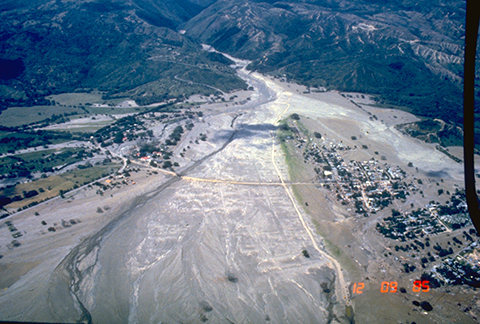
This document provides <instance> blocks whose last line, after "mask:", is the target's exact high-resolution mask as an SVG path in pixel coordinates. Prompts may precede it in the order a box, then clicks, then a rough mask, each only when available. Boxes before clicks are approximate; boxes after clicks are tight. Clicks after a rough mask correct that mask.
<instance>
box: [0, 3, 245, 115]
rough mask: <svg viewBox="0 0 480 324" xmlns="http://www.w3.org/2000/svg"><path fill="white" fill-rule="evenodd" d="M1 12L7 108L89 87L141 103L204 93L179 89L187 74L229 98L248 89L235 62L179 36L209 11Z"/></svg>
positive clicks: (0, 93)
mask: <svg viewBox="0 0 480 324" xmlns="http://www.w3.org/2000/svg"><path fill="white" fill-rule="evenodd" d="M0 10H1V13H0V19H2V22H3V23H2V24H1V26H0V40H1V42H0V53H1V54H0V59H1V61H0V63H1V65H2V66H3V67H2V69H0V72H1V71H4V70H5V73H0V104H1V105H2V106H3V107H4V108H5V107H7V106H12V105H33V104H42V103H45V100H44V99H43V98H44V97H45V96H46V95H49V94H51V93H61V92H72V91H74V90H78V89H84V88H99V89H100V90H103V91H106V92H107V93H108V95H110V96H112V95H126V96H128V97H131V98H132V99H135V100H137V101H139V103H150V102H157V101H161V100H164V99H168V98H175V97H182V96H183V95H185V96H187V97H188V96H189V95H191V94H193V93H194V92H196V91H200V92H201V91H202V89H199V87H198V86H197V87H191V86H189V85H188V84H186V83H185V82H184V83H183V84H181V87H180V86H178V85H179V82H178V81H177V80H176V79H175V78H176V77H178V78H181V79H188V78H187V77H184V78H182V76H184V75H185V74H187V73H188V76H189V77H191V76H198V78H197V79H196V80H192V81H199V82H201V83H208V84H209V85H215V86H216V87H218V88H221V89H223V90H225V91H230V90H233V89H238V88H244V87H245V84H244V83H243V81H241V80H240V79H239V78H238V77H236V76H235V75H234V70H233V69H230V68H228V66H227V65H228V62H226V61H225V60H219V58H218V57H216V56H214V55H212V54H211V53H208V52H205V51H202V50H201V46H200V44H198V43H196V42H195V41H192V40H190V39H189V38H187V37H185V36H184V35H182V34H181V33H179V32H177V31H176V29H177V27H178V25H180V24H181V23H183V22H185V21H186V20H188V19H190V18H191V17H193V16H194V15H196V14H198V13H199V12H200V11H201V10H203V7H202V6H201V5H199V4H196V3H194V2H190V1H188V0H183V1H162V2H159V1H154V0H131V1H121V0H117V1H100V0H98V1H33V2H31V1H24V2H4V3H3V4H1V5H0ZM7 70H8V71H7ZM7 72H8V73H7ZM174 84H175V85H177V87H175V86H173V85H174ZM172 86H173V87H172ZM203 90H205V91H208V88H204V89H203Z"/></svg>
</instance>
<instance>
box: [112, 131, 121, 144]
mask: <svg viewBox="0 0 480 324" xmlns="http://www.w3.org/2000/svg"><path fill="white" fill-rule="evenodd" d="M113 142H114V143H116V144H120V143H122V142H123V133H122V132H117V133H116V134H115V137H114V139H113Z"/></svg>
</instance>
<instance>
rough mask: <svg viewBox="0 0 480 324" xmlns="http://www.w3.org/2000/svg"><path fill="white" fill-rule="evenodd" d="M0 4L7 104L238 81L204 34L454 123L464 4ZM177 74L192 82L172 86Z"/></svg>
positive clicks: (346, 0) (296, 0)
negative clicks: (85, 92)
mask: <svg viewBox="0 0 480 324" xmlns="http://www.w3.org/2000/svg"><path fill="white" fill-rule="evenodd" d="M0 12H1V14H0V17H1V19H2V21H3V22H4V23H3V24H2V25H1V26H0V40H1V42H0V64H1V65H2V66H3V67H1V68H0V98H1V104H2V105H3V107H7V106H11V105H31V104H32V103H38V102H41V101H42V98H43V97H44V96H45V95H48V94H51V93H59V92H69V91H75V90H77V91H78V90H79V89H84V88H98V89H100V90H103V91H105V92H106V93H107V95H109V96H128V97H131V98H133V99H136V100H140V101H141V103H150V102H156V101H158V100H162V99H167V98H173V97H182V96H189V95H190V94H192V93H194V92H201V93H208V92H209V91H211V90H212V89H211V88H209V87H208V86H211V87H216V88H220V89H222V90H223V91H231V90H233V89H238V88H245V87H246V85H245V84H244V83H243V82H242V81H241V80H240V79H238V78H237V77H236V76H235V74H234V70H233V69H231V68H229V66H228V65H229V64H230V62H229V61H228V60H226V59H224V58H223V57H222V56H218V55H214V54H212V53H208V52H205V51H202V50H200V49H201V46H200V44H202V43H205V44H209V45H212V46H213V47H214V48H216V49H217V50H218V51H221V52H225V53H228V54H231V55H232V56H235V57H239V58H243V59H248V60H251V61H252V63H251V64H250V65H249V67H248V68H249V69H251V70H255V71H259V72H262V73H268V74H272V75H275V76H279V77H284V78H287V79H288V80H291V81H295V82H299V83H302V84H305V85H308V86H310V87H325V88H327V89H337V90H342V91H355V92H362V93H369V94H374V95H376V96H377V100H378V102H379V104H384V105H394V106H396V107H400V108H403V109H406V110H409V111H412V112H413V113H415V114H417V115H421V116H426V117H432V118H441V119H444V120H446V121H449V122H452V123H455V124H458V123H460V122H461V121H462V113H461V103H462V99H461V95H462V90H461V85H462V73H463V70H462V69H463V66H462V64H463V63H462V62H463V42H464V25H465V22H464V20H465V3H464V1H458V0H431V1H426V0H415V1H413V0H403V1H393V0H391V1H385V0H382V1H380V0H357V1H350V0H289V1H272V0H269V1H259V0H249V1H240V0H219V1H214V0H181V1H173V0H168V1H158V0H114V1H104V0H91V1H74V0H70V1H69V0H63V1H62V0H55V1H40V0H35V1H26V0H22V1H4V2H3V3H2V4H0ZM6 66H7V68H6ZM178 79H188V80H191V81H193V82H194V83H192V84H196V85H197V86H196V87H193V85H192V84H186V83H185V82H184V83H183V84H182V85H181V87H179V85H178V84H177V87H176V88H179V90H178V91H170V90H169V89H171V88H172V84H176V83H179V81H178ZM199 84H201V85H205V87H203V88H202V89H199V88H198V85H199ZM173 88H174V89H175V87H173Z"/></svg>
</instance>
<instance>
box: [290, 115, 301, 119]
mask: <svg viewBox="0 0 480 324" xmlns="http://www.w3.org/2000/svg"><path fill="white" fill-rule="evenodd" d="M290 118H292V119H293V120H300V116H299V115H298V114H291V115H290Z"/></svg>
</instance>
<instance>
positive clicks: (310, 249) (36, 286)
mask: <svg viewBox="0 0 480 324" xmlns="http://www.w3.org/2000/svg"><path fill="white" fill-rule="evenodd" d="M229 59H231V60H233V61H235V62H236V64H237V67H236V70H237V73H238V75H239V76H240V77H241V78H242V79H243V80H244V81H245V82H246V83H247V84H248V86H249V87H251V88H252V89H253V90H246V91H238V92H235V93H230V94H224V95H215V96H209V97H203V96H202V97H200V96H198V97H193V98H190V99H189V100H186V101H183V102H176V103H172V104H170V105H169V104H165V105H159V106H158V107H157V106H154V107H147V106H144V107H139V109H141V110H140V112H138V111H137V112H135V110H134V111H131V112H130V114H128V116H124V117H122V118H126V119H118V120H114V122H113V123H112V124H111V125H109V126H104V127H102V128H100V129H99V131H96V132H95V133H93V135H91V137H90V135H89V137H88V140H87V141H85V142H84V143H83V144H82V145H85V147H89V148H90V149H92V150H95V152H93V153H94V155H93V157H89V159H97V160H98V161H102V160H103V159H104V158H108V159H109V160H110V162H108V163H113V164H116V168H117V169H116V170H117V172H111V173H109V174H105V175H104V176H103V177H100V178H99V179H98V180H95V181H92V182H88V181H87V182H86V183H85V185H81V184H80V183H79V185H78V187H77V188H72V190H70V191H65V192H62V196H61V197H60V196H57V197H56V198H53V199H50V200H46V201H45V202H42V203H39V204H36V205H33V206H31V207H29V208H26V209H23V210H22V209H20V210H18V211H17V210H16V209H14V208H10V209H9V207H8V205H6V209H7V210H8V211H9V215H8V216H6V217H5V219H2V223H1V227H0V231H1V232H2V238H1V239H0V253H1V255H2V259H1V260H0V261H1V263H0V264H1V268H0V271H1V272H2V274H3V275H4V276H3V277H2V278H3V279H2V281H1V282H0V283H1V287H2V289H3V290H2V291H1V292H0V313H1V314H2V320H16V321H54V322H77V321H80V322H101V323H103V322H117V323H118V322H132V323H145V322H156V323H157V322H165V323H171V322H190V323H200V322H211V323H224V322H232V323H268V322H281V323H300V322H301V323H305V322H320V323H354V322H355V323H372V322H382V323H385V322H392V321H400V322H408V323H412V322H417V323H419V322H421V323H438V322H453V321H454V320H458V321H459V322H462V323H470V322H471V323H474V322H475V319H476V318H477V316H479V312H480V308H479V305H478V304H477V302H476V300H475V299H472V295H473V290H472V289H474V288H471V287H468V285H465V284H464V285H449V284H444V285H442V286H439V287H434V286H433V284H432V286H431V288H430V287H429V291H428V292H425V291H422V289H416V288H415V284H414V283H415V282H416V281H418V280H424V279H425V278H422V273H423V272H427V271H430V270H432V269H434V268H435V267H437V268H440V267H441V266H443V264H444V263H445V264H447V263H448V262H449V261H448V258H450V257H449V255H451V256H452V257H456V258H457V260H460V258H463V259H467V258H469V257H470V256H471V255H474V253H472V251H470V250H469V249H470V247H471V246H472V245H471V242H469V241H468V239H465V237H466V236H465V235H464V236H463V237H462V235H463V234H462V233H461V232H462V231H465V230H466V231H470V230H471V229H472V226H471V224H469V223H468V222H465V223H456V222H455V221H451V224H450V225H449V227H446V230H444V228H445V226H446V225H445V222H442V223H440V224H441V225H440V227H441V228H442V230H439V231H438V233H429V234H427V235H426V237H428V238H429V240H430V242H431V247H427V248H426V249H425V246H424V247H423V248H420V244H419V243H417V241H418V240H421V241H422V242H424V241H425V238H426V237H423V236H422V238H421V239H420V238H419V237H417V238H416V241H413V239H410V238H409V237H408V235H407V231H405V232H404V233H402V232H400V231H398V230H397V231H396V232H395V233H396V234H397V235H399V238H398V239H392V238H390V237H388V236H384V235H383V234H382V233H381V232H380V231H379V230H378V229H377V228H378V224H379V223H382V220H383V219H386V218H388V216H389V215H390V214H392V213H394V211H397V212H400V213H401V214H402V215H405V216H406V218H407V219H410V218H411V217H410V218H409V213H411V212H412V211H415V210H417V209H418V208H424V207H425V206H426V205H429V203H430V202H431V201H432V200H435V203H433V205H435V208H436V210H437V213H438V214H441V210H442V209H441V208H442V206H446V205H447V203H448V200H449V199H452V201H453V198H451V197H450V195H452V194H454V193H455V190H456V189H459V190H461V188H462V177H463V175H462V172H463V169H462V165H461V164H459V163H458V162H456V161H454V160H453V159H451V158H450V157H449V156H448V155H446V154H444V153H442V152H441V151H438V150H437V149H436V147H435V144H427V143H423V142H421V141H419V140H416V139H413V138H411V137H409V136H406V135H405V134H403V133H401V132H400V131H398V130H397V129H396V128H395V123H396V122H401V121H410V120H414V119H415V118H414V117H413V116H412V115H410V114H408V113H405V112H401V111H400V112H399V111H391V112H389V113H388V112H386V111H383V112H379V111H374V110H375V109H374V108H370V107H368V106H362V107H358V105H356V104H355V103H352V101H350V99H348V97H347V96H346V95H343V96H342V94H340V93H338V92H334V91H330V92H322V93H320V92H317V93H315V92H314V93H308V92H307V91H306V90H307V89H306V87H304V86H299V85H297V84H294V83H290V82H282V81H281V80H279V79H276V78H273V77H269V76H265V75H261V74H258V73H251V72H249V71H247V70H245V66H246V64H248V62H247V61H241V60H237V59H234V58H233V57H229ZM222 98H223V99H222ZM93 104H94V103H92V105H93ZM107 107H108V105H107ZM107 107H103V109H109V108H107ZM99 109H100V108H99ZM114 109H121V108H119V107H115V108H114ZM151 109H153V110H151ZM377 109H378V108H377ZM382 114H383V115H382ZM392 114H395V116H397V118H393V115H392ZM373 115H378V116H380V117H381V118H373ZM189 116H191V117H189ZM93 121H95V120H93ZM59 125H61V126H62V125H63V127H65V129H68V127H70V126H68V122H67V123H66V124H59ZM119 133H120V134H121V136H117V134H119ZM87 134H92V133H87ZM117 137H118V140H116V138H117ZM167 141H168V142H167ZM37 149H40V148H37ZM97 150H98V151H97ZM107 151H108V153H107ZM450 151H451V152H452V154H456V153H455V150H454V148H450ZM317 155H318V158H317ZM352 161H353V162H352ZM349 162H350V164H348V163H349ZM81 164H86V162H85V161H84V162H81ZM91 164H92V168H96V167H100V165H95V160H93V163H91ZM108 165H109V164H106V165H105V166H108ZM380 168H384V170H389V171H386V172H387V173H388V174H389V175H387V178H382V176H383V173H384V172H383V171H379V169H380ZM89 169H90V167H89V168H87V169H84V170H89ZM362 170H363V171H362ZM114 171H115V170H114ZM355 172H358V173H355ZM347 173H351V174H350V175H349V176H348V177H349V178H346V175H347ZM79 175H80V174H77V177H78V176H79ZM363 176H365V177H367V178H368V179H363V178H362V177H363ZM395 177H398V178H395ZM419 180H420V181H419ZM367 182H369V183H367ZM397 182H398V183H397ZM420 182H421V183H420ZM32 183H33V182H32ZM350 183H352V185H351V186H350ZM394 183H397V185H394ZM380 185H381V186H384V187H381V190H379V191H376V190H377V189H378V188H373V187H374V186H380ZM349 186H350V187H349ZM355 186H357V188H356V189H355V190H356V191H354V190H353V189H354V187H355ZM395 186H397V188H394V187H395ZM367 187H369V188H367ZM370 187H372V188H370ZM440 189H441V190H442V194H440V193H439V192H440V191H439V190H440ZM376 192H378V193H380V194H383V192H386V194H385V197H383V198H382V199H384V200H382V199H380V198H376V196H375V195H373V194H375V193H376ZM400 192H402V193H400ZM354 195H356V197H355V196H354ZM406 196H408V199H406V198H405V197H406ZM459 197H460V198H459V199H460V200H459V201H460V202H461V199H462V198H461V196H459ZM29 199H35V197H33V198H29ZM382 201H386V202H385V204H386V206H384V207H383V208H382V207H381V206H383V205H382V204H383V203H382ZM17 203H18V202H17ZM377 203H378V205H377ZM430 205H432V204H430ZM430 207H431V206H430ZM428 212H431V211H430V210H428ZM440 216H442V215H440ZM456 217H457V218H460V219H463V220H464V219H465V215H464V214H461V213H459V214H458V215H457V216H456ZM7 222H8V223H7ZM43 223H45V224H43ZM382 224H383V223H382ZM454 224H460V225H458V226H459V228H458V229H457V228H456V227H454V226H453V225H454ZM385 226H386V225H385ZM409 226H411V225H409ZM420 227H421V226H420ZM469 233H470V234H471V235H472V236H473V237H475V235H474V234H473V233H471V232H469ZM13 235H15V236H13ZM423 235H425V234H423ZM467 235H468V234H467ZM10 236H13V237H12V238H13V240H12V238H10ZM452 237H455V238H456V239H457V240H459V241H460V240H461V241H462V242H461V244H458V243H456V242H455V240H453V241H454V242H455V243H454V244H450V243H448V244H447V243H446V242H447V241H448V242H450V238H452ZM470 237H471V236H470ZM405 239H406V240H407V241H406V242H405ZM472 240H473V239H472ZM476 241H478V240H477V239H476V238H475V242H476ZM413 242H415V244H413ZM464 242H465V243H464ZM475 242H473V243H475ZM473 243H472V244H473ZM435 244H440V245H441V246H442V249H443V248H446V247H447V246H451V247H452V253H451V254H448V249H447V255H443V256H439V255H438V254H440V252H441V251H436V250H435V249H434V248H433V247H434V245H435ZM394 245H396V246H398V248H396V247H394ZM412 245H416V246H417V248H416V249H417V250H418V251H415V252H411V253H410V252H408V253H407V252H406V251H408V250H407V247H408V249H413V248H412ZM435 246H436V245H435ZM474 251H475V248H474ZM404 252H405V253H404ZM437 252H438V254H436V253H437ZM413 253H414V254H415V255H412V254H413ZM426 253H430V254H431V255H434V256H435V257H434V259H435V261H431V262H430V263H428V264H427V265H425V264H424V263H423V262H422V261H421V259H422V257H423V256H424V255H425V256H426ZM452 260H453V259H452ZM404 264H408V267H407V268H405V267H404ZM472 264H473V263H472ZM422 266H425V267H424V268H423V269H420V268H422ZM412 267H413V268H412ZM406 269H407V270H408V271H407V270H406ZM411 269H414V270H411ZM437 274H439V272H437ZM430 275H431V274H430ZM435 278H437V280H444V279H445V278H446V277H442V276H440V275H438V276H436V277H435ZM442 278H443V279H442ZM430 280H431V279H430ZM385 282H386V283H388V287H387V286H386V285H385ZM391 283H395V284H391ZM432 283H433V281H432ZM358 287H363V288H361V289H359V288H358ZM385 289H386V291H385ZM402 289H403V290H402ZM414 302H417V303H418V304H419V305H420V302H422V303H423V304H422V305H426V304H424V303H425V302H426V303H428V304H429V305H431V306H433V310H431V311H426V310H425V309H424V308H422V307H419V306H416V305H415V303H414ZM392 305H395V306H392ZM425 307H426V306H425ZM467 308H468V311H464V310H465V309H467Z"/></svg>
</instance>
